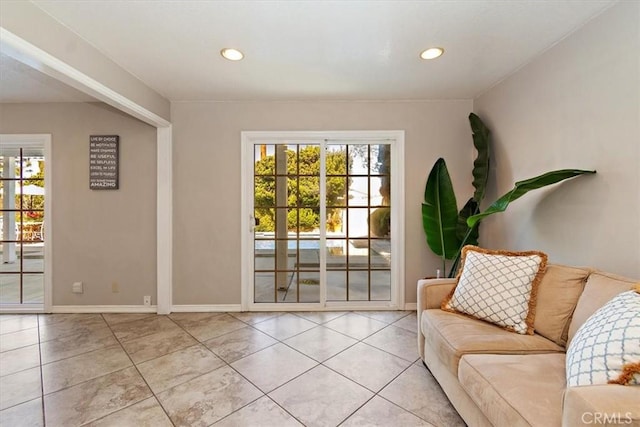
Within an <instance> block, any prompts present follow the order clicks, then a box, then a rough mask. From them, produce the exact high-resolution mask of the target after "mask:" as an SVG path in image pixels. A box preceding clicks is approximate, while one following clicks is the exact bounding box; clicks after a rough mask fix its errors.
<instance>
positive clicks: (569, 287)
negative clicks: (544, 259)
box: [534, 264, 590, 346]
mask: <svg viewBox="0 0 640 427" xmlns="http://www.w3.org/2000/svg"><path fill="white" fill-rule="evenodd" d="M589 273H590V270H589V269H586V268H577V267H568V266H564V265H558V264H549V265H548V266H547V271H546V272H545V273H544V276H542V280H541V281H540V286H539V287H538V299H537V302H536V317H535V321H534V327H535V331H536V333H537V334H540V335H542V336H543V337H546V338H549V339H550V340H552V341H553V342H555V343H556V344H558V345H562V346H565V345H567V336H568V334H569V323H570V321H571V316H572V315H573V311H574V310H575V308H576V304H577V303H578V298H580V294H582V290H583V289H584V284H585V282H586V281H587V277H588V276H589Z"/></svg>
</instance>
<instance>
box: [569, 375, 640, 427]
mask: <svg viewBox="0 0 640 427" xmlns="http://www.w3.org/2000/svg"><path fill="white" fill-rule="evenodd" d="M562 425H563V427H575V426H593V425H599V426H618V427H619V426H633V427H640V387H637V386H623V385H615V384H603V385H592V386H581V387H568V388H567V389H566V390H565V393H564V402H563V411H562Z"/></svg>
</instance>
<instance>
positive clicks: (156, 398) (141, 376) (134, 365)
mask: <svg viewBox="0 0 640 427" xmlns="http://www.w3.org/2000/svg"><path fill="white" fill-rule="evenodd" d="M101 315H102V314H101ZM167 317H168V316H167ZM102 318H103V320H104V321H105V323H106V324H107V326H108V327H109V329H111V325H109V322H107V320H106V319H104V316H102ZM111 333H112V334H113V335H114V336H115V335H116V334H115V333H114V332H113V329H111ZM116 340H117V341H118V344H119V345H120V348H121V349H122V351H123V352H124V354H126V355H127V357H128V358H129V361H131V363H132V365H133V367H134V368H135V370H136V372H137V373H138V375H140V378H142V381H144V383H145V385H146V386H147V388H148V389H149V392H151V396H153V398H154V399H155V401H156V402H158V405H160V408H162V411H163V412H164V413H165V415H166V416H167V418H168V419H169V422H170V423H171V424H172V425H173V426H174V427H175V425H176V424H175V423H174V422H173V420H172V419H171V417H170V416H169V413H168V412H167V410H166V409H165V408H164V406H163V405H162V402H160V399H158V396H156V394H155V392H154V391H153V389H152V388H151V386H150V385H149V383H148V382H147V379H146V378H145V377H144V375H142V372H140V370H139V369H138V366H137V365H136V363H135V362H134V361H133V359H132V358H131V355H130V354H129V353H128V352H127V350H125V348H124V346H123V345H122V342H121V341H120V339H118V337H117V336H116ZM128 368H129V367H127V368H124V369H128ZM121 370H122V369H121ZM146 399H148V397H146V398H144V399H141V400H139V401H137V402H133V403H132V404H130V405H127V406H125V407H123V408H120V409H118V410H117V411H114V412H110V413H109V414H106V415H104V416H103V417H100V418H97V419H95V420H92V421H89V422H94V421H97V420H99V419H101V418H105V417H107V416H109V415H112V414H115V413H118V412H120V411H122V410H124V409H127V408H130V407H131V406H133V405H137V404H138V403H140V402H143V401H145V400H146ZM85 424H88V422H87V423H85Z"/></svg>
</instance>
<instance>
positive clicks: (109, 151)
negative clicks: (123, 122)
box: [89, 135, 120, 190]
mask: <svg viewBox="0 0 640 427" xmlns="http://www.w3.org/2000/svg"><path fill="white" fill-rule="evenodd" d="M119 148H120V136H118V135H91V136H89V188H90V189H91V190H117V189H118V185H119V182H118V172H119V167H120V160H119Z"/></svg>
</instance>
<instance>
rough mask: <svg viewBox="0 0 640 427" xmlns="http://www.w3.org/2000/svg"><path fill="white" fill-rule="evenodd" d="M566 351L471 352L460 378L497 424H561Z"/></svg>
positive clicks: (471, 395) (464, 357) (463, 364)
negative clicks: (544, 352)
mask: <svg viewBox="0 0 640 427" xmlns="http://www.w3.org/2000/svg"><path fill="white" fill-rule="evenodd" d="M564 359H565V357H564V354H558V353H554V354H530V355H495V354H487V355H480V354H471V355H465V356H463V357H462V359H461V360H460V369H459V370H458V380H459V381H460V384H461V385H462V388H463V389H464V390H465V391H466V392H467V394H468V395H469V397H471V400H473V401H474V403H475V404H476V405H478V407H479V408H480V409H481V410H482V411H483V412H484V414H485V415H486V417H487V418H488V419H489V421H491V423H492V424H493V425H496V426H499V425H500V426H559V425H561V423H562V395H563V393H564V389H565V380H564V378H565V377H564V364H565V360H564Z"/></svg>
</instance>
